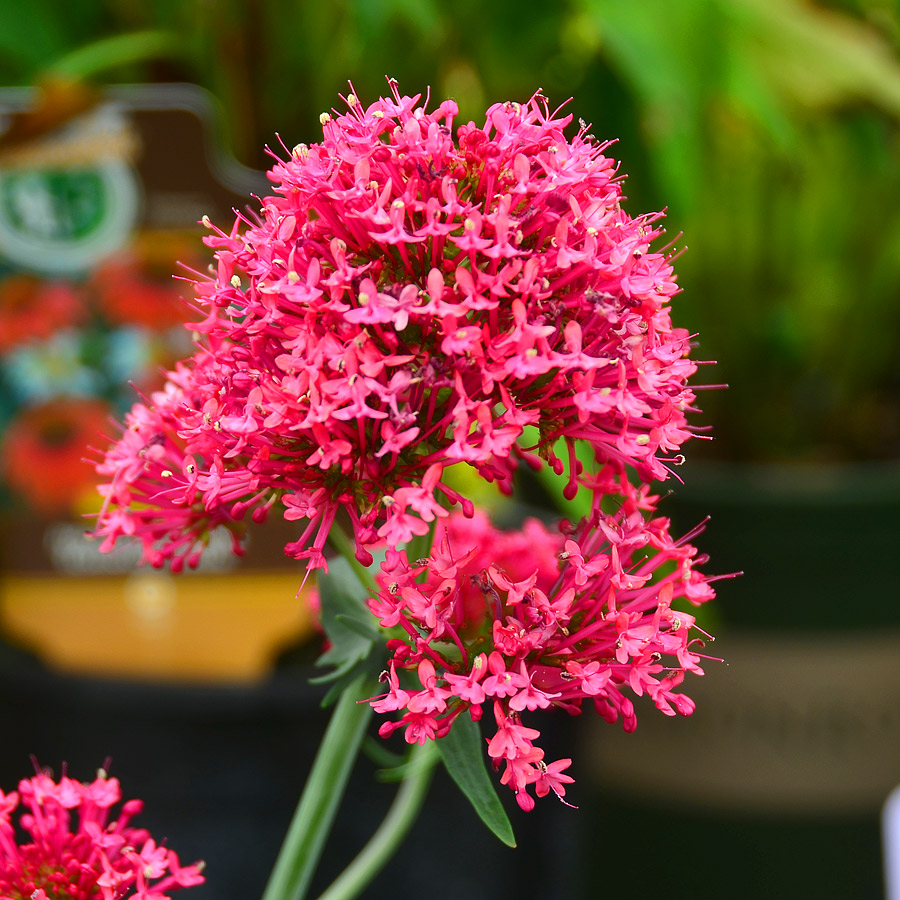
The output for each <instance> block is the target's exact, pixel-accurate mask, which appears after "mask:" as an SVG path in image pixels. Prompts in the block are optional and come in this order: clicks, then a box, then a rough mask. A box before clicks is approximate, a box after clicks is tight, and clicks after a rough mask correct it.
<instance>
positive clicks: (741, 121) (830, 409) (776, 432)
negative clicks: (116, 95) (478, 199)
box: [0, 0, 900, 459]
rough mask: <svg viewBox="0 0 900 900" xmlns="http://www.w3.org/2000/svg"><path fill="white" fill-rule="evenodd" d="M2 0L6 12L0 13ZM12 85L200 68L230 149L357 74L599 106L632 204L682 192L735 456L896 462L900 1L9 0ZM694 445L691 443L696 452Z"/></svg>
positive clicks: (473, 109)
mask: <svg viewBox="0 0 900 900" xmlns="http://www.w3.org/2000/svg"><path fill="white" fill-rule="evenodd" d="M4 7H6V8H5V9H4ZM0 13H2V21H3V22H4V28H3V29H0V81H5V82H6V83H9V84H30V83H36V82H38V81H40V79H41V78H42V77H44V76H46V75H47V74H48V73H53V74H56V75H63V76H66V77H70V78H71V77H78V78H82V77H83V78H89V79H92V80H95V81H110V82H112V81H134V80H141V81H144V80H151V81H152V80H159V81H167V80H188V81H193V82H196V83H199V84H201V85H204V86H205V87H207V88H209V89H210V90H211V91H212V93H213V94H214V95H215V96H216V97H218V99H219V100H220V102H221V104H222V106H223V110H224V122H225V127H226V129H227V134H228V137H229V140H230V143H231V146H232V149H233V150H234V152H235V153H236V154H237V155H238V157H239V158H240V159H241V160H242V161H244V162H246V163H249V164H252V165H257V166H264V165H266V162H267V160H266V157H265V155H264V153H263V150H262V148H263V146H264V145H265V144H266V143H270V144H277V139H276V137H275V134H276V132H279V133H280V134H281V135H282V136H283V138H284V142H285V143H286V144H287V145H288V146H291V145H293V144H295V143H297V142H299V141H307V142H310V141H314V140H315V139H316V137H317V135H318V133H319V125H318V116H319V113H320V112H322V111H323V110H327V109H329V108H331V107H332V106H336V105H338V98H337V95H338V93H340V92H346V91H347V81H348V79H349V80H352V81H353V84H354V89H355V91H356V93H357V94H358V95H359V96H360V97H361V99H362V100H363V101H366V100H367V99H371V98H373V97H374V96H376V95H377V94H379V93H381V92H382V91H383V90H384V87H385V83H384V76H385V75H391V76H394V77H396V78H397V79H398V80H399V82H400V86H401V88H402V89H403V90H404V91H406V92H409V93H413V92H419V91H423V92H424V91H425V90H426V89H427V87H428V86H429V85H430V86H431V89H432V93H433V95H434V96H436V97H443V96H445V95H449V96H453V97H455V98H456V99H457V101H458V102H459V104H460V107H461V116H462V118H463V119H464V120H465V119H467V118H470V117H471V118H476V119H477V118H478V117H479V116H480V115H481V114H482V113H483V111H484V108H485V106H486V105H488V104H490V103H492V102H494V101H496V100H500V99H524V98H526V97H527V96H529V95H530V94H531V93H532V92H533V91H534V90H535V89H537V88H538V87H541V88H543V89H544V92H545V93H546V94H547V95H548V96H549V97H550V99H551V102H552V103H553V104H554V105H555V104H556V103H558V102H561V101H564V100H566V99H567V98H568V97H570V96H573V97H574V98H575V100H574V102H573V103H572V104H571V107H570V108H571V110H572V112H573V113H574V114H575V115H576V116H580V117H582V118H584V119H586V120H588V121H591V122H593V126H594V131H595V133H596V134H597V136H598V137H599V138H601V139H605V138H610V137H617V138H619V139H620V142H619V143H618V144H617V145H616V147H615V148H614V150H613V152H614V154H615V155H616V156H617V157H618V158H619V159H620V160H621V161H622V170H623V171H624V172H627V173H629V181H628V193H629V196H630V200H629V205H630V211H631V212H632V214H637V213H638V212H641V211H646V210H649V209H655V208H661V207H662V206H665V205H668V214H669V219H668V222H669V230H670V234H671V235H672V236H676V235H679V234H683V235H684V237H683V238H681V237H679V238H678V239H677V242H676V246H677V247H679V248H681V247H683V246H684V244H688V245H689V246H690V250H689V252H687V253H684V254H683V255H682V256H681V258H680V259H679V260H678V271H679V272H680V279H681V283H682V286H683V287H684V289H685V290H684V293H683V294H682V295H681V296H680V297H679V298H678V299H677V301H676V321H677V322H678V323H679V324H682V325H685V326H686V327H689V328H690V329H691V330H692V331H696V332H698V333H699V335H700V336H701V351H700V355H701V356H705V357H706V358H709V359H718V360H719V365H718V366H716V367H714V368H708V369H706V370H704V373H703V374H704V375H706V376H707V380H708V381H710V382H719V381H725V382H728V383H729V384H730V390H729V391H727V392H717V391H713V392H709V393H707V394H705V395H704V397H703V400H704V401H705V403H704V406H705V407H706V408H707V411H708V415H706V416H704V420H705V421H712V422H713V424H714V428H715V433H716V435H717V441H716V442H715V446H714V448H713V449H714V450H716V451H718V454H719V455H721V456H726V457H729V458H733V459H793V458H802V459H859V458H879V457H882V458H890V457H896V456H897V450H896V446H897V441H898V439H900V375H898V367H897V366H896V364H895V358H896V357H897V354H898V351H900V302H898V301H900V153H898V149H900V148H898V120H900V52H898V40H900V10H898V6H897V3H896V0H833V2H831V3H830V4H826V3H824V2H819V3H816V4H814V3H812V2H803V0H677V2H673V0H563V2H558V3H539V2H535V0H516V2H513V0H493V2H488V3H484V2H481V0H457V2H454V3H452V4H445V3H439V2H437V0H336V2H330V3H312V2H299V0H294V2H290V0H247V2H239V0H222V2H215V0H187V2H185V0H106V2H101V0H73V2H70V3H67V4H60V3H58V2H56V0H29V3H28V4H19V3H16V4H15V5H13V3H12V0H0ZM695 452H696V451H695Z"/></svg>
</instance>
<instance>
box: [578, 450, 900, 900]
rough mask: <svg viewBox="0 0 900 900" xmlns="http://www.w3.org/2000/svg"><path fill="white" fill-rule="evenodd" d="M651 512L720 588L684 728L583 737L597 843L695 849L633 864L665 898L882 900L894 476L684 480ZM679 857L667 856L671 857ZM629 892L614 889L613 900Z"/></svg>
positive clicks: (851, 472)
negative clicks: (592, 779) (645, 837)
mask: <svg viewBox="0 0 900 900" xmlns="http://www.w3.org/2000/svg"><path fill="white" fill-rule="evenodd" d="M683 474H684V479H685V484H684V486H678V487H677V489H676V490H675V493H674V495H673V496H672V497H670V498H668V499H667V500H666V501H665V502H664V503H663V505H662V511H663V512H664V513H665V514H666V515H670V516H671V517H672V518H673V521H674V527H673V533H675V534H678V533H683V532H685V531H687V530H688V529H690V528H691V527H693V526H694V525H696V524H697V523H698V522H699V521H701V520H702V519H703V518H704V517H705V516H710V517H711V520H710V523H709V526H708V528H707V530H706V531H705V532H704V533H703V534H702V535H700V536H699V537H698V538H697V539H696V544H697V545H698V546H699V547H700V548H701V550H702V551H703V552H705V553H709V555H710V557H711V559H710V562H709V564H708V565H707V566H706V567H705V570H707V571H709V572H720V573H726V572H733V571H737V570H743V571H744V572H745V574H744V575H743V576H742V577H740V578H737V579H735V580H733V581H725V582H720V583H719V584H718V585H717V587H718V588H719V591H718V593H719V596H718V598H717V600H716V602H715V603H714V604H713V607H712V608H711V610H710V612H711V616H710V621H709V624H708V626H707V627H709V628H710V629H711V630H712V631H713V632H714V633H715V634H716V635H717V637H718V640H717V641H716V643H715V644H712V645H708V646H707V649H706V651H705V652H708V653H709V654H710V655H711V656H714V657H722V658H723V659H724V664H722V663H718V662H715V661H712V660H710V661H709V662H708V663H707V664H706V665H705V669H706V677H704V678H702V679H697V678H690V677H689V678H687V679H686V681H685V685H684V690H685V693H687V694H688V695H689V696H691V697H693V698H694V699H695V700H696V702H697V711H696V712H695V713H694V715H693V716H691V717H689V718H687V719H676V720H671V719H666V718H664V717H662V716H659V715H658V714H656V713H655V711H654V710H653V709H652V708H650V705H649V704H645V705H644V708H645V713H644V715H643V717H641V715H640V712H639V714H638V720H639V724H638V729H637V732H635V734H633V735H622V734H619V733H611V732H610V730H609V729H602V730H601V729H598V730H597V731H596V732H595V733H593V734H591V735H590V737H589V741H590V747H589V749H586V750H585V752H587V753H589V754H590V755H592V757H593V759H594V762H595V764H596V778H597V782H596V783H597V788H598V792H599V794H600V798H599V800H598V803H597V804H596V806H595V809H596V811H597V819H596V828H597V831H596V832H595V838H596V839H597V840H598V841H600V842H602V841H603V840H604V838H606V839H610V838H612V837H613V833H612V831H611V830H610V829H609V825H608V823H609V822H610V821H615V822H616V823H617V827H618V828H620V829H623V830H626V831H627V830H629V829H631V828H634V829H639V828H640V827H641V823H642V822H647V821H653V822H655V823H657V825H658V827H659V828H660V830H661V832H662V831H664V832H665V833H666V834H667V835H669V836H671V835H684V836H685V840H687V841H689V842H690V846H691V847H692V849H691V851H690V856H691V863H690V864H683V865H673V864H672V857H671V854H670V853H666V852H662V853H660V854H656V855H653V854H649V855H647V857H646V858H644V859H643V862H642V864H641V865H642V871H643V873H644V877H645V878H646V879H647V881H646V883H647V884H657V885H665V893H666V896H667V897H668V898H682V897H684V898H687V897H691V898H692V900H700V898H719V897H728V898H729V900H743V898H748V900H749V898H759V897H788V896H796V897H800V896H803V897H812V896H815V897H818V898H821V900H826V898H834V900H843V898H847V897H877V896H879V895H880V894H881V884H882V876H881V859H880V837H879V811H880V807H881V804H882V803H883V801H884V799H885V798H886V797H887V794H888V793H889V791H890V790H891V788H893V787H894V786H895V785H897V784H900V752H898V748H900V569H898V567H897V565H896V559H897V552H898V549H900V539H898V538H900V531H898V522H900V466H897V465H883V466H860V467H851V468H840V467H830V468H815V469H807V468H788V467H772V468H768V467H763V466H752V467H737V466H725V465H718V466H713V465H710V464H706V465H704V466H702V467H701V466H697V467H696V468H695V469H694V470H693V471H690V470H688V471H686V472H684V473H683ZM678 847H682V849H683V842H682V843H681V844H677V845H676V844H673V845H672V847H671V853H674V854H675V855H676V856H677V855H678V853H679V849H678ZM623 886H624V885H623Z"/></svg>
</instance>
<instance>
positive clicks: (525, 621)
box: [369, 489, 714, 809]
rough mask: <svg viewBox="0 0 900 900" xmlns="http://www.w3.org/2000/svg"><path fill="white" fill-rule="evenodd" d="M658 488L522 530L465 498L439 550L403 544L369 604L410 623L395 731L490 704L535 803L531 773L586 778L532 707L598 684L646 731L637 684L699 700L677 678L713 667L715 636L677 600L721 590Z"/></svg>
mask: <svg viewBox="0 0 900 900" xmlns="http://www.w3.org/2000/svg"><path fill="white" fill-rule="evenodd" d="M598 496H599V495H598ZM607 496H608V495H607ZM654 499H655V498H650V497H648V496H647V492H646V489H644V490H642V491H634V492H629V494H628V495H627V499H626V500H625V502H624V503H623V504H622V506H621V507H620V508H619V509H618V511H617V512H615V513H612V514H607V513H604V512H602V511H601V509H600V508H599V504H597V505H595V508H594V511H593V514H592V515H591V516H590V517H588V518H587V519H586V520H585V521H584V522H582V524H581V525H580V526H579V527H578V528H577V529H576V528H571V527H570V528H569V529H568V530H569V532H570V533H569V535H568V536H566V535H565V534H560V533H559V532H556V533H553V532H551V531H549V530H547V529H546V528H545V527H544V526H542V525H541V524H540V523H538V522H536V521H530V522H528V523H526V525H525V528H524V530H523V531H521V532H516V533H509V534H507V533H504V532H501V531H498V530H496V529H495V528H493V527H492V526H491V525H490V524H489V523H488V521H487V518H486V517H485V516H484V515H476V516H475V517H474V518H472V519H466V518H464V517H462V516H460V515H458V514H455V515H453V516H451V517H450V518H449V519H448V520H445V522H446V524H445V525H444V526H443V527H442V528H440V529H439V531H438V537H437V539H436V542H435V547H434V549H433V551H432V554H431V557H430V558H429V559H423V560H413V561H411V560H409V559H408V558H407V556H406V553H405V551H400V552H396V551H390V552H389V553H388V556H387V560H386V562H385V563H384V564H383V565H382V574H381V575H380V576H379V579H378V582H379V587H380V588H381V590H380V592H379V594H378V596H377V597H374V598H372V599H370V601H369V608H370V609H371V610H372V612H373V613H374V614H375V615H376V616H377V617H378V619H379V620H380V622H381V625H382V626H383V627H384V628H387V629H390V630H391V633H392V634H394V635H397V636H396V637H394V638H393V639H392V640H391V641H389V643H388V647H389V649H391V650H392V651H393V658H392V660H391V663H390V672H389V673H388V672H386V673H385V674H384V676H383V679H384V680H385V681H386V682H387V683H388V687H389V690H388V691H387V693H386V694H384V695H382V696H381V697H378V698H375V699H374V700H373V701H372V705H373V706H374V708H375V709H376V710H377V711H378V712H383V713H387V712H393V711H397V712H401V713H402V715H401V716H400V718H399V719H397V720H396V721H387V722H385V723H384V724H382V726H381V729H380V733H381V734H382V735H383V736H386V735H389V734H391V733H393V732H394V731H395V730H397V729H399V728H403V729H404V730H405V738H406V740H407V741H408V742H409V743H414V742H418V743H423V742H424V741H425V740H428V739H433V738H438V737H441V736H443V735H445V734H446V733H447V732H448V731H449V730H450V728H451V726H452V724H453V721H454V720H455V719H456V717H457V716H459V715H461V714H468V715H470V716H471V717H472V718H473V719H475V720H476V721H477V720H479V719H480V718H481V716H482V711H483V706H484V704H488V705H489V709H490V711H491V713H492V715H493V719H494V724H495V725H496V731H494V733H493V736H492V737H491V738H490V740H489V743H488V754H489V756H490V757H491V759H492V760H493V762H494V764H495V766H497V767H500V766H501V765H502V766H503V774H502V777H501V781H502V782H503V783H504V784H507V785H508V786H509V787H510V788H511V789H512V790H514V791H515V792H516V798H517V800H518V802H519V805H520V806H521V807H522V808H523V809H531V808H532V807H533V806H534V799H533V798H532V797H531V796H530V794H529V793H528V791H527V788H528V787H529V786H531V785H533V786H534V789H535V793H536V794H537V795H538V796H539V797H542V796H545V795H546V794H547V793H548V792H550V791H553V792H554V793H555V794H556V795H557V796H559V797H560V798H561V797H563V796H564V795H565V784H566V783H568V782H571V781H572V779H571V778H570V777H569V776H568V775H565V774H563V770H564V769H565V768H567V767H568V765H569V764H570V762H571V760H568V759H564V760H557V761H555V762H552V763H549V764H548V763H546V762H545V761H544V754H543V751H542V750H541V749H540V748H539V747H537V746H536V745H535V743H534V741H535V739H536V738H537V737H538V736H539V734H540V732H539V731H537V730H536V729H534V728H528V727H526V726H525V725H523V724H522V721H521V714H522V713H523V712H525V711H526V710H528V711H534V710H537V709H546V708H548V707H559V708H562V709H565V710H568V711H569V712H570V713H577V712H579V711H580V708H581V705H582V702H583V701H585V700H589V701H591V702H592V703H593V706H594V707H595V709H596V710H597V712H599V713H600V714H601V715H602V716H603V717H604V718H605V719H606V720H607V721H609V722H615V721H617V720H618V719H619V718H621V720H622V723H623V725H624V727H625V730H626V731H632V730H633V729H634V728H635V727H636V724H637V723H636V718H635V713H634V705H633V703H632V701H631V700H630V699H628V697H626V696H625V693H623V689H628V690H629V691H630V692H631V693H633V694H636V695H637V696H641V695H643V694H647V695H648V696H649V697H650V699H651V700H652V701H653V702H654V703H655V705H656V706H657V707H658V708H659V709H660V710H661V711H662V712H663V713H665V714H666V715H670V716H673V715H675V714H676V712H678V713H681V714H683V715H689V714H690V713H691V712H692V711H693V709H694V704H693V702H692V701H691V700H690V699H689V698H688V697H686V696H684V695H683V694H679V693H676V692H675V688H677V687H678V685H680V684H681V682H682V680H683V679H684V676H685V673H686V672H694V673H696V674H699V675H702V674H703V670H702V668H701V667H700V659H701V656H702V654H701V653H700V650H701V648H702V646H703V643H704V641H703V638H705V637H707V636H706V635H705V634H704V633H703V632H700V631H699V629H697V628H696V625H695V620H694V617H693V616H692V615H689V614H687V613H685V612H680V611H676V610H675V609H673V608H672V603H673V601H675V600H678V599H679V598H687V600H688V601H689V602H690V603H692V604H694V605H698V604H700V603H703V602H705V601H707V600H709V599H711V598H712V597H713V596H714V593H713V590H712V588H711V587H710V585H709V579H707V578H705V577H704V576H703V575H701V574H700V573H699V572H698V571H697V570H696V569H695V568H694V566H695V565H696V564H697V563H702V562H703V561H704V560H705V557H698V556H697V550H696V548H695V547H693V546H691V545H690V544H689V543H688V542H687V541H688V539H687V538H684V539H681V540H677V541H675V540H673V539H672V538H671V537H670V536H669V531H668V524H669V523H668V520H667V519H664V518H652V519H649V520H647V519H645V517H644V514H643V512H642V509H641V508H640V507H643V509H644V510H652V508H653V502H652V501H653V500H654ZM442 524H443V523H442ZM698 530H699V529H698ZM398 669H409V670H414V671H415V673H416V675H417V677H418V686H416V687H415V688H413V687H411V686H410V685H409V684H406V683H404V685H403V686H401V683H400V679H399V677H398Z"/></svg>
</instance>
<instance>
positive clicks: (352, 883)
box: [319, 741, 440, 900]
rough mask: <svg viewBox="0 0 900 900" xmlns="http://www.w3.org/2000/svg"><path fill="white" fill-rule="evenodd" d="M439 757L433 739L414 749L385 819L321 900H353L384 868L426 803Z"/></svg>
mask: <svg viewBox="0 0 900 900" xmlns="http://www.w3.org/2000/svg"><path fill="white" fill-rule="evenodd" d="M439 756H440V755H439V754H438V752H437V748H436V747H435V746H434V743H433V742H430V741H429V742H428V743H427V744H425V745H423V746H420V747H416V748H414V750H413V752H412V754H411V758H410V762H409V764H408V765H409V769H408V771H407V773H406V775H405V776H404V777H403V781H402V783H401V784H400V788H399V790H398V791H397V796H396V797H395V798H394V802H393V804H391V808H390V809H389V810H388V814H387V815H386V816H385V818H384V821H383V822H382V823H381V825H380V826H379V827H378V830H377V831H376V832H375V834H373V835H372V837H371V839H370V840H369V843H368V844H366V846H365V847H363V849H362V850H361V851H360V852H359V854H358V855H357V857H356V858H355V859H354V860H353V862H351V863H350V865H349V866H347V868H346V869H344V871H343V872H342V873H341V874H340V875H339V876H338V878H337V879H335V881H334V882H333V883H332V884H331V886H330V887H329V888H328V889H327V890H326V891H325V893H323V894H321V895H320V897H319V900H352V898H354V897H358V896H359V894H360V893H361V892H362V890H363V889H364V888H365V887H366V886H367V885H368V884H369V882H371V881H372V879H373V878H374V877H375V876H376V875H377V874H378V873H379V872H380V871H381V869H382V868H383V866H384V864H385V863H386V862H387V861H388V860H389V859H390V858H391V857H392V856H393V855H394V853H395V852H396V851H397V848H398V847H399V846H400V844H401V842H402V841H403V839H404V838H405V837H406V835H407V833H408V832H409V829H410V828H411V827H412V824H413V822H415V820H416V817H417V816H418V814H419V811H420V810H421V808H422V804H423V803H424V802H425V795H426V794H427V793H428V786H429V785H430V784H431V776H432V774H433V772H434V766H435V763H436V762H437V761H438V759H439Z"/></svg>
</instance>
